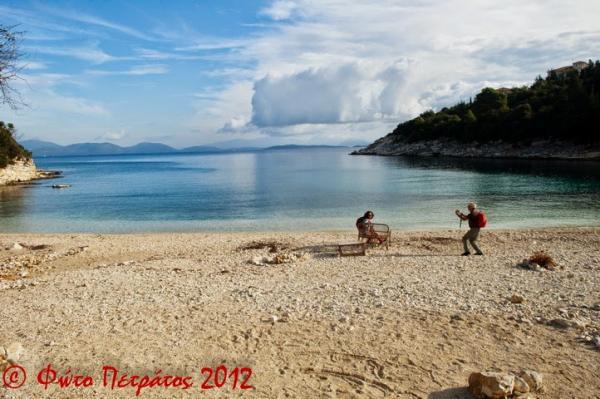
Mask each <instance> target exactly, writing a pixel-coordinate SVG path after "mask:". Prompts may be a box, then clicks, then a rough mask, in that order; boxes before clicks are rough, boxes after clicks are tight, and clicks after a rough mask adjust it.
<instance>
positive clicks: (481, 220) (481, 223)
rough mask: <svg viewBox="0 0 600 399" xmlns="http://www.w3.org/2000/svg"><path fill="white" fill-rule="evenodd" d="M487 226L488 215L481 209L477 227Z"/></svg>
mask: <svg viewBox="0 0 600 399" xmlns="http://www.w3.org/2000/svg"><path fill="white" fill-rule="evenodd" d="M485 226H487V216H485V213H484V212H481V211H479V213H478V214H477V227H479V228H480V229H481V228H483V227H485Z"/></svg>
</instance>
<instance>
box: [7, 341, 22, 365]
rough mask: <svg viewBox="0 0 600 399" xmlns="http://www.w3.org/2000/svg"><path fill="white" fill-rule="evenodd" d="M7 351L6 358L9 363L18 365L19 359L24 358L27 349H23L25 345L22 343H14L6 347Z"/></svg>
mask: <svg viewBox="0 0 600 399" xmlns="http://www.w3.org/2000/svg"><path fill="white" fill-rule="evenodd" d="M5 351H6V358H7V359H8V361H9V362H13V363H16V362H18V361H19V359H21V356H23V354H24V353H25V348H23V345H21V343H20V342H13V343H12V344H10V345H8V346H7V347H6V349H5Z"/></svg>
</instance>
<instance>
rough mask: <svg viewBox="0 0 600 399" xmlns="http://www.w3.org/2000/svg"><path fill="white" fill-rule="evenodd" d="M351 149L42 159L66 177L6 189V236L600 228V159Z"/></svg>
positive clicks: (1, 207)
mask: <svg viewBox="0 0 600 399" xmlns="http://www.w3.org/2000/svg"><path fill="white" fill-rule="evenodd" d="M351 150H352V149H351V148H345V147H341V148H294V149H272V150H261V151H250V152H238V153H222V154H168V155H116V156H80V157H47V158H36V159H35V161H36V164H37V165H38V168H41V169H49V170H60V171H62V172H63V177H62V178H60V179H53V180H41V181H37V182H35V183H34V184H30V185H24V186H11V187H3V188H0V232H4V233H6V232H94V233H129V232H166V231H168V232H193V231H200V232H202V231H217V232H227V231H333V230H352V229H354V228H355V227H354V226H355V221H356V219H357V218H358V217H359V216H361V215H362V214H363V213H364V212H365V211H367V210H371V211H373V212H374V213H375V221H376V222H380V223H386V224H389V225H390V226H391V228H392V229H393V230H432V229H458V228H459V220H458V218H456V216H455V215H454V210H455V209H461V210H463V211H464V212H466V205H467V203H468V202H470V201H474V202H476V203H477V204H478V205H479V207H480V208H481V209H483V210H484V211H485V212H486V214H487V217H488V228H489V229H506V228H538V227H556V226H598V225H600V162H594V161H546V160H494V159H459V158H411V157H379V156H353V155H349V153H350V152H351ZM53 184H68V185H70V187H69V188H64V189H54V188H52V187H51V186H52V185H53ZM464 228H465V226H464V225H463V229H464Z"/></svg>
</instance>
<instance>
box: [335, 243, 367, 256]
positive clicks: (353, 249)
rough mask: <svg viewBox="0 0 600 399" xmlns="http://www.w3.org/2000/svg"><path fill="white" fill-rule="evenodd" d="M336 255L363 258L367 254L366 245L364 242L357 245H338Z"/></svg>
mask: <svg viewBox="0 0 600 399" xmlns="http://www.w3.org/2000/svg"><path fill="white" fill-rule="evenodd" d="M337 247H338V255H340V256H365V255H366V254H367V244H365V243H364V242H361V243H358V244H339V245H338V246H337Z"/></svg>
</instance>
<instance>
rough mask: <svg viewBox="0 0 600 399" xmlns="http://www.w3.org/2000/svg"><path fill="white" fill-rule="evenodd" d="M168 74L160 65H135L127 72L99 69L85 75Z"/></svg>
mask: <svg viewBox="0 0 600 399" xmlns="http://www.w3.org/2000/svg"><path fill="white" fill-rule="evenodd" d="M168 72H169V68H168V67H167V66H166V65H162V64H147V65H135V66H132V67H131V68H129V69H127V70H118V71H107V70H99V69H89V70H87V71H86V73H88V74H90V75H97V76H110V75H132V76H142V75H162V74H166V73H168Z"/></svg>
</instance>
